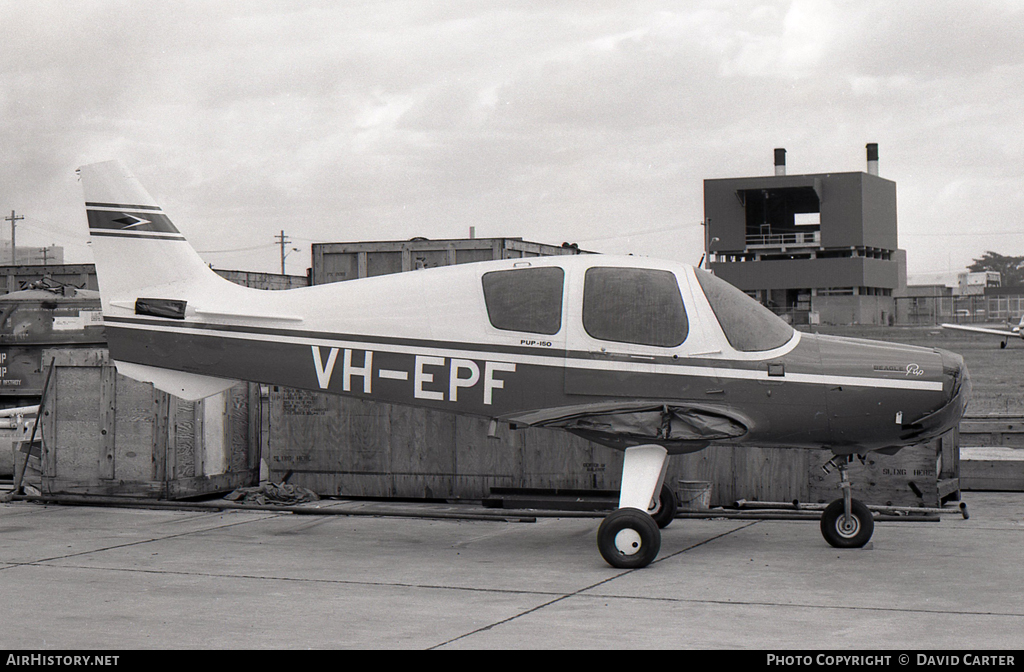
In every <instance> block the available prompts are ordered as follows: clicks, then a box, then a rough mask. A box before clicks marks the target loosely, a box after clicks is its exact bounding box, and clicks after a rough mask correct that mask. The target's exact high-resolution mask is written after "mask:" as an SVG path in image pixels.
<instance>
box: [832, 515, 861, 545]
mask: <svg viewBox="0 0 1024 672" xmlns="http://www.w3.org/2000/svg"><path fill="white" fill-rule="evenodd" d="M836 532H838V533H839V534H840V535H841V536H843V537H845V538H847V539H850V538H851V537H856V536H857V533H858V532H860V519H859V518H857V516H850V522H849V524H847V522H846V516H845V515H842V516H839V518H838V519H836Z"/></svg>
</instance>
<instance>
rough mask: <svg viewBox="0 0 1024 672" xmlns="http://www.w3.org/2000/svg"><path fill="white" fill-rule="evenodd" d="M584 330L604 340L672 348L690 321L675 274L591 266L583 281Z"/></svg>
mask: <svg viewBox="0 0 1024 672" xmlns="http://www.w3.org/2000/svg"><path fill="white" fill-rule="evenodd" d="M583 328H584V329H586V331H587V333H588V334H590V335H591V336H593V337H594V338H598V339H601V340H604V341H616V342H619V343H634V344H637V345H655V346H659V347H663V348H672V347H675V346H677V345H680V344H682V342H683V341H685V340H686V336H687V334H688V333H689V329H690V325H689V322H688V321H687V318H686V309H685V308H684V307H683V298H682V296H681V295H680V294H679V282H678V280H677V279H676V276H675V274H674V273H670V272H669V271H661V270H655V269H647V268H619V267H603V266H595V267H593V268H590V269H588V270H587V274H586V277H585V279H584V283H583Z"/></svg>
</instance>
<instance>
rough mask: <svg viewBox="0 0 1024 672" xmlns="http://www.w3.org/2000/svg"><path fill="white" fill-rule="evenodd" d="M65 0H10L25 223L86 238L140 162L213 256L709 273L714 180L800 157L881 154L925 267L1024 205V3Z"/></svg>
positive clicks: (823, 166)
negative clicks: (29, 218) (116, 186)
mask: <svg viewBox="0 0 1024 672" xmlns="http://www.w3.org/2000/svg"><path fill="white" fill-rule="evenodd" d="M65 4H66V3H63V2H56V1H55V0H37V1H35V2H32V3H14V2H3V3H2V12H3V16H4V20H5V27H6V28H7V29H8V33H9V34H11V35H16V36H18V39H17V41H12V40H8V41H6V42H5V43H4V44H2V45H0V58H2V59H3V62H4V63H5V68H4V69H3V71H2V72H0V114H2V115H3V116H2V122H0V124H2V125H0V132H2V134H3V136H2V138H0V140H2V141H3V142H4V147H5V150H7V153H8V155H9V156H10V157H12V160H11V161H9V162H7V165H6V166H0V179H2V180H3V184H4V185H5V187H6V190H5V199H3V200H2V202H0V209H2V208H10V207H17V208H18V209H19V210H25V211H26V212H28V211H32V212H33V213H35V215H34V216H35V217H36V218H37V219H38V220H39V221H46V222H48V223H49V224H50V225H51V228H54V227H56V228H58V229H59V228H61V227H66V228H67V229H69V230H70V231H71V232H72V233H70V234H69V235H70V236H71V237H72V238H73V237H74V236H76V235H77V236H79V238H78V240H84V235H83V234H82V232H81V227H80V224H81V221H82V220H83V219H84V218H83V215H82V214H81V203H80V195H79V194H78V192H77V186H76V185H75V183H74V175H73V170H74V168H75V167H77V166H78V165H81V164H82V163H85V162H90V161H97V160H105V159H107V158H112V157H119V158H122V159H123V160H125V161H126V162H128V163H129V164H130V165H131V166H133V168H134V169H135V171H136V172H137V173H138V175H139V177H140V179H142V180H143V182H144V183H145V184H147V185H149V186H150V189H151V190H152V191H154V193H155V195H157V196H158V198H160V199H161V200H162V201H163V202H164V203H165V204H166V205H167V207H168V209H169V210H170V211H171V212H172V214H175V217H176V218H180V219H181V220H182V222H183V228H186V229H188V233H189V235H190V236H192V237H193V238H194V239H195V242H196V244H197V246H198V247H199V248H200V249H227V248H230V247H232V246H233V245H234V246H235V247H239V248H242V247H252V246H253V243H254V241H257V242H258V241H266V243H267V249H266V250H264V251H263V252H262V254H257V255H254V256H248V257H246V256H245V255H235V256H232V255H222V256H220V257H217V256H213V257H211V261H213V262H214V263H216V264H220V263H221V262H222V261H224V262H230V263H232V264H235V265H236V266H248V267H253V268H255V269H256V270H274V269H275V267H276V264H277V263H278V260H277V257H276V254H277V250H276V249H275V248H274V247H273V235H275V234H277V233H278V232H279V231H280V230H281V229H285V230H286V232H287V233H288V234H289V235H290V236H292V237H293V238H295V239H299V238H303V239H306V240H307V241H308V240H325V241H326V240H353V239H381V238H408V237H411V236H413V235H424V236H428V237H432V238H440V237H448V236H465V235H467V231H468V229H469V227H470V226H475V227H476V229H477V232H478V235H509V236H523V237H526V238H529V239H534V240H538V241H541V242H555V243H560V242H562V240H570V239H579V240H591V241H593V245H594V246H595V247H596V248H597V249H600V250H602V251H608V252H632V253H638V254H657V255H659V256H669V257H674V258H679V259H682V260H684V261H690V262H693V261H695V260H696V258H697V257H699V252H700V248H701V246H702V243H701V230H700V227H699V224H698V223H699V221H700V220H701V218H702V216H703V212H702V208H703V203H702V180H703V179H705V178H714V177H731V176H742V175H750V174H768V173H769V172H770V171H771V163H770V162H771V150H772V149H773V148H774V147H779V146H782V147H786V148H787V149H788V150H789V162H790V169H791V172H828V171H850V170H861V169H863V165H864V155H863V152H864V145H865V143H867V142H878V143H879V144H880V148H881V153H882V157H881V159H882V160H881V166H882V175H883V176H885V177H889V178H890V179H894V180H896V181H897V185H898V189H899V203H900V215H899V216H900V226H901V230H904V231H907V232H908V235H907V237H906V238H905V240H906V245H907V246H908V251H909V259H910V264H911V268H912V269H913V268H915V267H916V266H919V265H926V264H930V263H933V261H934V260H935V259H937V258H939V257H940V256H941V258H942V259H943V260H944V261H943V266H945V263H946V257H947V253H946V251H945V249H946V248H945V247H944V246H945V245H946V244H947V243H948V239H947V240H946V241H943V240H942V239H940V238H938V237H932V238H928V237H925V236H921V235H916V232H919V231H920V232H923V231H931V232H942V231H945V230H949V231H950V232H953V231H959V230H960V229H961V227H963V226H964V225H965V224H964V223H965V222H972V221H975V219H976V218H978V217H979V216H984V217H985V218H986V220H988V219H998V220H1002V221H1005V222H1007V223H1013V222H1019V216H1018V215H1017V214H1016V213H1017V212H1019V207H1018V209H1017V210H1016V211H1015V210H1014V209H1013V208H1014V207H1015V205H1019V204H1014V203H1012V201H1013V199H1012V198H1009V199H1007V198H1004V199H998V198H994V197H993V195H994V194H996V193H1004V194H1005V193H1022V192H1024V189H1021V187H1022V186H1024V185H1022V184H1021V179H1022V178H1021V175H1020V170H1019V166H1020V165H1021V159H1022V158H1024V157H1022V153H1024V140H1022V134H1021V133H1020V132H1019V131H1018V130H1017V126H1018V125H1019V110H1020V109H1021V108H1022V106H1024V100H1022V96H1024V93H1021V92H1022V91H1024V86H1022V83H1024V47H1022V46H1021V44H1020V41H1019V39H1018V37H1017V35H1016V27H1017V26H1019V25H1020V19H1021V14H1022V10H1021V9H1020V8H1019V7H1018V5H1017V3H1014V2H994V1H991V2H977V3H972V4H971V6H970V7H971V9H970V11H965V9H964V5H963V4H962V3H954V2H919V1H915V0H907V1H901V2H898V3H893V2H881V1H880V0H872V1H865V2H859V3H847V2H838V1H825V0H814V1H813V2H811V1H807V0H796V1H793V2H787V1H779V2H762V1H758V0H741V1H739V2H732V1H730V2H725V1H724V0H721V1H720V0H704V1H702V2H695V3H688V4H685V5H679V4H678V3H668V2H656V1H653V0H649V1H641V2H639V3H631V4H630V5H628V6H624V5H622V4H621V3H616V2H610V1H609V2H595V3H588V5H587V8H586V10H585V11H584V10H581V9H580V8H579V6H578V5H577V4H575V3H568V2H564V3H562V2H510V3H499V4H483V3H478V2H468V1H466V2H446V3H439V4H438V3H428V2H419V1H416V0H408V1H402V2H350V3H341V4H338V3H332V2H316V1H308V2H291V1H288V2H286V1H280V2H274V1H269V0H266V1H259V2H247V3H244V4H242V5H239V4H237V3H228V2H214V1H209V2H176V3H164V4H156V5H154V4H153V3H132V2H124V1H121V0H107V1H104V0H93V1H92V2H86V3H79V4H77V5H76V8H75V11H73V12H69V11H67V8H66V6H65ZM971 193H976V194H978V195H979V197H980V196H983V197H984V198H992V199H993V202H992V204H986V205H985V206H984V207H979V206H978V205H977V204H972V203H971V196H970V194H971ZM937 194H943V196H942V197H941V198H939V197H937ZM947 194H948V195H949V196H948V197H947V196H945V195H947ZM939 204H941V205H939ZM75 224H78V225H79V226H78V228H76V226H75ZM189 227H191V228H189ZM30 228H31V227H26V229H27V230H29V229H30ZM1004 230H1005V229H1004ZM75 231H77V232H78V233H74V232H75ZM651 232H653V233H651ZM19 233H20V231H19ZM26 235H30V233H28V232H27V233H26ZM39 235H43V234H42V233H40V234H39ZM69 239H70V238H69ZM901 240H903V239H901ZM239 241H241V242H239ZM41 242H45V243H49V242H53V241H51V240H44V241H41ZM61 242H63V241H61ZM960 242H961V243H962V242H964V241H960ZM992 242H993V241H991V240H989V241H987V242H986V249H988V248H991V247H993V244H992ZM1002 242H1003V243H1004V244H1005V245H1006V246H1007V249H1006V252H1007V253H1014V252H1017V251H1018V250H1016V249H1010V247H1011V246H1013V245H1016V246H1017V247H1018V248H1020V247H1024V237H1018V238H1012V237H1007V238H1005V239H1004V240H1003V241H1002ZM960 249H962V250H963V252H962V254H963V255H968V256H969V255H970V254H971V251H970V246H969V245H958V251H959V250H960ZM695 250H696V253H695ZM297 258H298V255H295V256H293V257H291V258H290V260H289V261H290V263H291V264H293V267H294V265H295V262H294V261H293V260H295V259H297ZM967 261H969V259H967Z"/></svg>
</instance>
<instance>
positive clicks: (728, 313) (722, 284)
mask: <svg viewBox="0 0 1024 672" xmlns="http://www.w3.org/2000/svg"><path fill="white" fill-rule="evenodd" d="M697 281H698V282H699V283H700V286H701V289H703V290H704V296H706V297H707V299H708V303H710V304H711V310H713V311H714V312H715V317H717V318H718V323H719V324H720V325H722V331H723V332H724V333H725V337H726V338H727V339H728V340H729V345H731V346H732V347H733V348H735V349H736V350H739V351H740V352H763V351H765V350H771V349H773V348H778V347H780V346H783V345H785V344H786V343H788V342H789V339H791V338H793V327H791V326H789V325H788V324H786V323H785V322H783V321H782V320H781V319H780V318H779V317H778V316H777V315H776V314H775V313H773V312H772V311H770V310H768V309H767V308H765V307H764V306H762V305H761V304H760V303H758V302H757V301H754V300H753V299H751V298H750V297H749V296H747V295H746V294H744V293H743V292H741V291H740V290H738V289H736V288H735V287H733V286H732V285H730V284H729V283H728V282H726V281H725V280H722V279H721V278H716V277H715V276H713V275H711V274H710V273H707V272H705V271H701V270H697Z"/></svg>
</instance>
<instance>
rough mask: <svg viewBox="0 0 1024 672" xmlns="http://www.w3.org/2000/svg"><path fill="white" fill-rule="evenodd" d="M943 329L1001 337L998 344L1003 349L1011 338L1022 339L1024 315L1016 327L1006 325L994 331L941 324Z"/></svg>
mask: <svg viewBox="0 0 1024 672" xmlns="http://www.w3.org/2000/svg"><path fill="white" fill-rule="evenodd" d="M942 328H943V329H957V330H959V331H973V332H974V333H976V334H990V335H992V336H1002V337H1003V341H1002V343H1000V344H999V347H1000V348H1005V347H1006V344H1007V343H1009V342H1010V339H1011V338H1024V333H1021V329H1022V328H1024V315H1022V316H1021V318H1020V322H1018V323H1017V324H1016V326H1013V327H1011V326H1009V324H1008V325H1007V327H1006V329H996V328H994V327H975V326H973V325H970V324H943V325H942Z"/></svg>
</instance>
